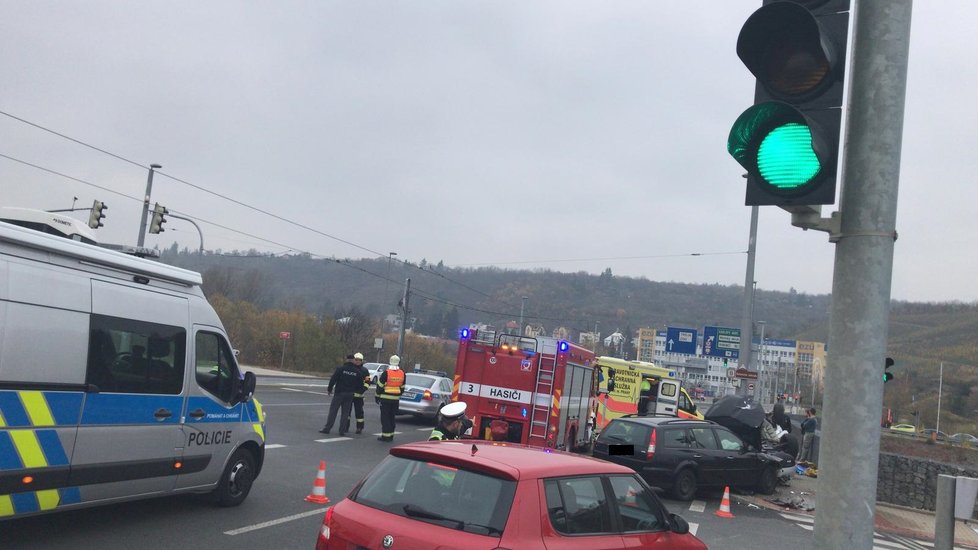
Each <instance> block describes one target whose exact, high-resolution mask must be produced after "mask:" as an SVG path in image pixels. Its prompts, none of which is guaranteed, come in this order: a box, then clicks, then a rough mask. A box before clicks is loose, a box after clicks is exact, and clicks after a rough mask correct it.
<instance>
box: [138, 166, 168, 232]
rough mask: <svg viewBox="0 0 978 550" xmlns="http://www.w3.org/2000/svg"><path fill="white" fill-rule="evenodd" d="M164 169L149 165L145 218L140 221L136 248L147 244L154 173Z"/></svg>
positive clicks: (144, 204)
mask: <svg viewBox="0 0 978 550" xmlns="http://www.w3.org/2000/svg"><path fill="white" fill-rule="evenodd" d="M160 168H163V166H162V165H160V164H150V165H149V175H148V176H146V196H145V197H143V216H142V218H141V219H140V221H139V237H138V238H137V239H136V246H143V243H144V242H146V220H147V219H148V218H149V197H150V195H152V194H153V173H154V172H155V171H156V170H157V169H160Z"/></svg>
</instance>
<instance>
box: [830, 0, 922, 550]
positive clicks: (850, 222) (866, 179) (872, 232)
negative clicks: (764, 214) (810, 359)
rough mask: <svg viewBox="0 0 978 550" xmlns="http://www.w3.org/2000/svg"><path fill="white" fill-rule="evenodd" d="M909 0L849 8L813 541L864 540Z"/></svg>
mask: <svg viewBox="0 0 978 550" xmlns="http://www.w3.org/2000/svg"><path fill="white" fill-rule="evenodd" d="M912 5H913V2H912V0H886V1H875V2H874V1H869V2H859V4H858V6H857V7H858V9H857V10H856V11H855V12H854V18H855V27H854V30H853V40H854V44H853V50H852V55H851V60H852V66H851V71H850V74H851V82H850V86H851V87H850V89H849V104H848V120H847V129H846V140H845V143H846V151H845V162H844V164H843V181H844V186H843V189H842V197H841V199H840V201H839V212H838V214H837V215H833V218H838V220H839V222H838V226H837V228H836V230H835V231H834V232H833V233H832V234H831V236H830V237H829V239H830V241H832V242H835V243H836V248H835V268H834V273H833V278H832V311H831V316H830V319H831V321H830V325H829V345H830V346H831V350H832V351H831V353H832V366H831V368H829V369H826V373H825V394H824V396H823V402H822V410H823V417H822V420H823V424H822V439H821V442H820V445H821V448H820V452H819V456H821V457H822V460H820V461H819V465H818V466H819V469H818V477H819V500H820V501H821V502H829V503H831V506H823V507H822V508H821V509H820V510H819V516H818V519H817V520H816V522H815V549H816V550H838V549H839V548H852V549H857V550H868V549H870V548H873V527H874V516H875V513H876V476H877V474H878V467H879V443H880V418H879V415H880V410H882V407H883V378H882V377H881V376H880V365H881V364H882V363H883V358H884V355H885V353H886V340H887V322H888V320H889V309H890V287H891V283H892V278H893V247H894V241H895V240H896V236H897V234H896V213H897V191H898V189H899V182H900V152H901V148H902V144H903V118H904V103H905V99H906V86H907V60H908V57H909V50H910V14H911V7H912Z"/></svg>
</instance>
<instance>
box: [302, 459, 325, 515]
mask: <svg viewBox="0 0 978 550" xmlns="http://www.w3.org/2000/svg"><path fill="white" fill-rule="evenodd" d="M305 501H306V502H314V503H316V504H326V503H328V502H329V498H327V497H326V461H325V460H320V461H319V473H317V474H316V480H315V481H313V482H312V492H311V493H309V496H307V497H306V498H305Z"/></svg>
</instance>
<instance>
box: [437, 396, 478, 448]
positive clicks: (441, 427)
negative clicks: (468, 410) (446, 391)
mask: <svg viewBox="0 0 978 550" xmlns="http://www.w3.org/2000/svg"><path fill="white" fill-rule="evenodd" d="M438 414H439V421H438V426H437V427H436V428H435V429H434V430H431V437H429V438H428V441H447V440H454V439H459V438H461V437H462V434H463V433H465V432H466V430H468V429H469V428H471V427H472V421H470V420H469V419H468V418H467V417H466V416H465V403H464V402H462V401H456V402H454V403H449V404H448V405H445V406H444V407H442V408H441V411H440V412H439V413H438Z"/></svg>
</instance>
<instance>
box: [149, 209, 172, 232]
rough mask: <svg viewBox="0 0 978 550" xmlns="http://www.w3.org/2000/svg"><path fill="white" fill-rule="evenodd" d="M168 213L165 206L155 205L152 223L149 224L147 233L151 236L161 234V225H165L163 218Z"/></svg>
mask: <svg viewBox="0 0 978 550" xmlns="http://www.w3.org/2000/svg"><path fill="white" fill-rule="evenodd" d="M168 212H169V211H168V210H167V209H166V207H165V206H163V205H161V204H160V203H156V206H155V207H154V208H153V221H151V222H150V224H149V232H150V233H152V234H154V235H155V234H157V233H162V232H163V231H164V229H163V224H164V223H166V218H165V217H164V216H165V215H166V214H167V213H168Z"/></svg>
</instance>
